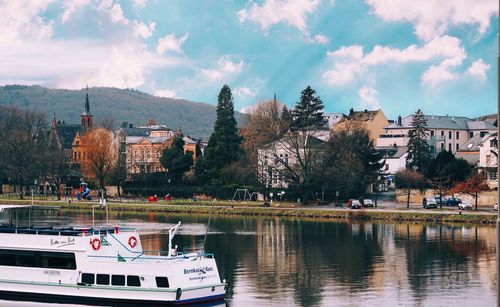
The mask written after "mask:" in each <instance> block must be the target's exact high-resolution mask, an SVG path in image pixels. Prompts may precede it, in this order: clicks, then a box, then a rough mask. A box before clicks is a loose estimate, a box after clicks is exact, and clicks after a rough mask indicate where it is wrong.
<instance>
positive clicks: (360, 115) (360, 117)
mask: <svg viewBox="0 0 500 307" xmlns="http://www.w3.org/2000/svg"><path fill="white" fill-rule="evenodd" d="M379 112H380V110H373V111H368V110H364V111H354V112H351V113H349V115H348V116H347V119H349V120H355V121H362V122H368V121H370V122H371V121H373V119H374V118H375V117H376V116H377V114H378V113H379Z"/></svg>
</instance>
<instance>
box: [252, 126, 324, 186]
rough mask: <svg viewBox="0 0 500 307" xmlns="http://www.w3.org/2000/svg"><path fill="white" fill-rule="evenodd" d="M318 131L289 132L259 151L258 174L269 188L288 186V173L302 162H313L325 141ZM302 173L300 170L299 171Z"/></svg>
mask: <svg viewBox="0 0 500 307" xmlns="http://www.w3.org/2000/svg"><path fill="white" fill-rule="evenodd" d="M316 134H317V131H309V132H306V133H302V134H299V135H291V134H287V135H285V136H284V137H283V138H281V139H279V140H277V141H274V142H271V143H269V144H266V145H264V146H262V147H261V148H259V149H258V151H257V157H258V158H257V173H258V174H257V176H258V178H259V180H260V181H261V182H262V183H263V184H264V185H265V186H266V187H268V188H284V189H286V188H288V184H289V181H288V180H287V178H286V173H287V172H288V171H289V170H290V169H293V168H297V167H298V164H299V162H298V159H299V157H300V160H301V161H302V163H306V164H313V163H315V162H316V159H317V154H315V152H316V153H317V151H318V150H319V148H321V147H322V146H324V143H325V141H323V140H322V139H321V138H319V137H318V136H317V135H316ZM298 173H300V171H298Z"/></svg>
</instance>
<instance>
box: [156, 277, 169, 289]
mask: <svg viewBox="0 0 500 307" xmlns="http://www.w3.org/2000/svg"><path fill="white" fill-rule="evenodd" d="M156 286H157V287H158V288H168V287H169V285H168V278H167V277H156Z"/></svg>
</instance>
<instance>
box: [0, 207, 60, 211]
mask: <svg viewBox="0 0 500 307" xmlns="http://www.w3.org/2000/svg"><path fill="white" fill-rule="evenodd" d="M19 208H31V209H46V210H56V209H60V208H59V207H55V206H39V205H38V206H37V205H0V212H3V211H4V210H5V209H19Z"/></svg>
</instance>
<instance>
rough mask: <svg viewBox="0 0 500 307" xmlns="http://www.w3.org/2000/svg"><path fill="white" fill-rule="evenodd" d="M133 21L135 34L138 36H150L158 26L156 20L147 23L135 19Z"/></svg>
mask: <svg viewBox="0 0 500 307" xmlns="http://www.w3.org/2000/svg"><path fill="white" fill-rule="evenodd" d="M132 23H133V31H134V35H135V36H137V37H142V38H148V37H150V36H151V35H153V32H154V31H155V28H156V22H150V23H149V24H145V23H143V22H141V21H139V20H134V21H133V22H132Z"/></svg>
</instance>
